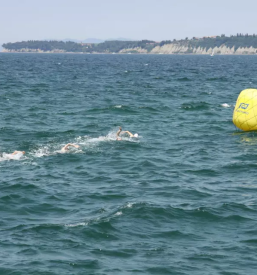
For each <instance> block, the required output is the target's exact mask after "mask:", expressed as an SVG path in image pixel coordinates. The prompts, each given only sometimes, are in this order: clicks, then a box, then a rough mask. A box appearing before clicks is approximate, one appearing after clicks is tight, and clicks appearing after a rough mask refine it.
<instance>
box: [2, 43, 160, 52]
mask: <svg viewBox="0 0 257 275" xmlns="http://www.w3.org/2000/svg"><path fill="white" fill-rule="evenodd" d="M155 45H157V43H156V42H154V41H150V40H142V41H105V42H103V43H99V44H92V43H75V42H70V41H69V42H63V41H35V40H31V41H22V42H16V43H6V44H3V48H5V49H7V50H12V51H21V50H24V49H25V50H26V51H36V50H40V51H44V52H47V51H63V52H89V53H92V52H97V53H113V52H115V53H117V52H119V51H121V50H124V49H133V48H136V47H139V48H142V49H145V50H147V51H148V52H149V51H151V49H152V48H153V47H154V46H155Z"/></svg>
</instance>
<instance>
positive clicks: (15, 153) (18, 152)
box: [11, 151, 25, 155]
mask: <svg viewBox="0 0 257 275" xmlns="http://www.w3.org/2000/svg"><path fill="white" fill-rule="evenodd" d="M20 153H21V154H23V155H25V151H14V152H13V153H12V154H11V155H17V154H20Z"/></svg>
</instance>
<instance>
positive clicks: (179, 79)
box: [177, 77, 191, 82]
mask: <svg viewBox="0 0 257 275" xmlns="http://www.w3.org/2000/svg"><path fill="white" fill-rule="evenodd" d="M177 80H178V81H181V82H184V81H191V79H190V78H188V77H181V78H178V79H177Z"/></svg>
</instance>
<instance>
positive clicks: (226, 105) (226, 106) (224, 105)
mask: <svg viewBox="0 0 257 275" xmlns="http://www.w3.org/2000/svg"><path fill="white" fill-rule="evenodd" d="M221 106H222V107H224V108H229V107H230V105H228V104H227V103H223V104H221Z"/></svg>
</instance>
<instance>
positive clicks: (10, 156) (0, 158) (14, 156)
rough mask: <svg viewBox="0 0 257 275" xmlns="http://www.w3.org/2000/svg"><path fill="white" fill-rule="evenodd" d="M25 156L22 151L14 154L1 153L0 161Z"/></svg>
mask: <svg viewBox="0 0 257 275" xmlns="http://www.w3.org/2000/svg"><path fill="white" fill-rule="evenodd" d="M25 158H26V157H25V156H24V155H23V154H22V152H20V153H17V154H15V155H12V154H8V153H5V152H4V153H3V154H2V156H1V157H0V161H5V160H21V159H25Z"/></svg>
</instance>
